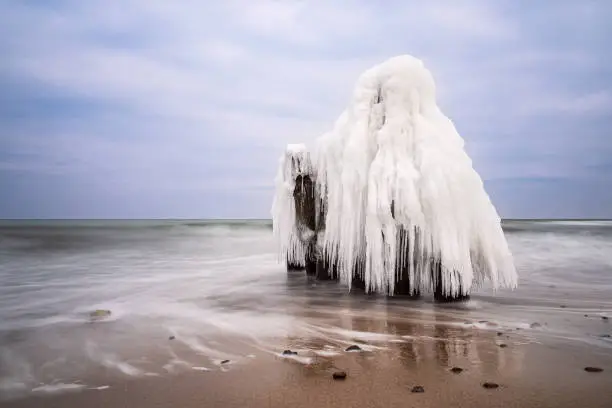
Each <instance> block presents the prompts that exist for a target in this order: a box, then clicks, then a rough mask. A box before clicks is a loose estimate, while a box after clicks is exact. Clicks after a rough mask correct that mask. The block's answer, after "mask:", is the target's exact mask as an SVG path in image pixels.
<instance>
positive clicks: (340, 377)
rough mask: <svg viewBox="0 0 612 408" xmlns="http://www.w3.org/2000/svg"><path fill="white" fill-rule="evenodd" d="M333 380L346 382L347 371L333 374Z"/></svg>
mask: <svg viewBox="0 0 612 408" xmlns="http://www.w3.org/2000/svg"><path fill="white" fill-rule="evenodd" d="M332 378H333V379H334V380H344V379H345V378H346V372H345V371H336V372H334V373H333V374H332Z"/></svg>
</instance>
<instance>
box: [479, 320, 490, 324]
mask: <svg viewBox="0 0 612 408" xmlns="http://www.w3.org/2000/svg"><path fill="white" fill-rule="evenodd" d="M478 323H480V324H485V323H489V322H488V321H486V320H480V321H479V322H478Z"/></svg>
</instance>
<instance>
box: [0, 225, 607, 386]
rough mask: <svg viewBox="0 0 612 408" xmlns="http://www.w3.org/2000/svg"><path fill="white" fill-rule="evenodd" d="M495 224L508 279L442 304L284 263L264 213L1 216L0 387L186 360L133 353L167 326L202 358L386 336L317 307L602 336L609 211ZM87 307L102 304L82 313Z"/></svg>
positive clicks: (579, 339) (595, 343) (542, 333)
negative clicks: (504, 241)
mask: <svg viewBox="0 0 612 408" xmlns="http://www.w3.org/2000/svg"><path fill="white" fill-rule="evenodd" d="M504 230H505V232H506V234H507V238H508V241H509V243H510V247H511V249H512V251H513V254H514V257H515V262H516V265H517V268H518V271H519V277H520V282H519V288H518V289H516V290H514V291H506V290H504V291H499V292H497V293H494V292H493V291H491V290H489V289H486V288H484V289H482V290H481V291H479V292H477V293H475V294H474V295H473V296H472V299H471V300H470V301H469V302H467V303H465V304H461V305H450V306H448V305H447V306H444V305H436V304H434V303H433V302H432V301H431V299H430V298H429V297H424V298H423V299H422V300H419V301H410V300H406V299H397V298H393V299H387V298H384V297H377V296H365V295H363V294H359V295H356V294H347V291H346V289H345V288H342V287H340V286H339V285H337V284H335V283H317V282H313V281H310V280H308V279H307V278H306V277H305V276H304V275H303V273H300V272H296V273H289V274H288V273H287V272H286V270H285V268H284V266H283V265H282V264H279V263H278V262H277V257H276V254H275V253H274V245H273V240H272V227H271V223H270V222H269V221H266V220H262V221H2V222H1V224H0V397H2V396H10V395H16V394H19V393H24V392H37V391H39V392H43V391H44V392H52V391H54V390H60V389H70V388H71V387H72V388H79V387H84V386H89V385H88V384H87V381H86V379H85V377H86V375H85V373H86V372H87V371H88V370H91V369H92V368H95V367H98V366H99V367H103V368H104V369H105V370H115V371H116V372H117V373H119V374H121V375H127V376H139V375H143V376H144V375H162V374H163V373H166V372H171V371H172V370H173V369H178V368H180V367H181V365H189V364H191V365H194V364H196V363H195V362H186V361H184V360H181V358H179V357H178V356H176V355H174V354H172V353H173V352H172V351H171V350H166V351H164V352H167V356H165V357H164V358H162V359H161V360H160V362H159V364H158V363H153V362H151V361H145V360H146V359H145V360H142V355H141V354H142V353H140V354H139V353H138V346H139V344H145V343H146V344H149V343H152V342H153V343H154V342H155V341H160V342H162V340H163V341H166V340H168V339H169V337H170V336H175V338H176V340H175V342H181V344H183V345H184V346H185V347H188V348H189V349H191V350H193V351H194V352H196V353H197V354H198V355H200V356H206V359H205V360H200V361H198V362H197V364H198V366H201V368H202V370H205V369H208V368H206V366H207V364H208V363H210V364H209V365H208V367H209V368H210V367H214V364H215V361H217V362H218V360H220V359H226V358H227V359H230V358H233V359H235V358H237V356H236V350H237V348H232V345H231V344H230V342H228V343H227V344H225V343H224V342H223V341H218V340H219V336H233V337H235V338H238V339H240V341H241V342H243V343H248V344H250V345H253V346H256V347H260V348H262V349H266V347H268V346H266V345H269V344H270V343H269V341H270V340H269V339H283V338H287V337H288V336H293V335H296V333H306V332H308V333H315V332H318V333H319V334H321V333H325V335H326V336H328V337H330V338H331V337H334V336H336V338H340V337H342V336H345V337H346V336H348V337H350V339H355V338H360V336H361V338H368V336H372V337H370V338H376V336H386V335H391V334H390V333H386V332H385V329H384V325H383V326H381V327H379V328H374V329H370V328H367V327H366V328H365V329H363V328H362V329H361V330H355V327H352V326H351V323H350V319H349V320H348V323H347V320H342V322H343V323H338V320H333V319H331V318H330V319H327V320H326V319H325V316H335V317H338V316H366V317H367V316H370V315H371V316H378V317H380V318H381V319H391V318H396V319H401V318H403V317H405V318H407V319H412V318H414V319H415V321H416V320H418V322H419V324H422V325H424V327H427V325H428V324H430V325H435V324H446V325H450V326H452V325H459V326H461V325H471V326H473V327H477V328H481V329H483V330H486V329H487V328H492V330H519V329H520V330H524V332H525V333H529V334H531V335H533V336H534V337H535V338H538V337H539V338H544V337H546V338H548V339H552V340H555V341H563V342H574V343H580V344H588V345H589V347H602V348H606V347H608V348H611V349H612V343H611V342H610V339H609V338H608V337H607V335H609V334H610V333H611V330H610V327H611V326H612V324H611V323H609V320H607V319H606V317H608V316H610V317H612V221H505V222H504ZM95 309H108V310H110V311H111V312H112V314H111V316H110V317H109V318H108V319H106V320H105V321H103V322H96V323H90V321H89V315H88V314H89V312H91V311H92V310H95ZM381 316H382V317H381ZM415 316H416V317H415ZM485 322H486V323H485ZM491 322H492V324H491ZM351 330H352V332H351ZM347 333H349V334H348V335H347ZM350 333H352V334H350ZM160 350H161V349H160ZM137 356H139V357H138V358H136V357H137ZM139 358H140V360H139ZM177 367H178V368H177ZM191 368H193V367H191Z"/></svg>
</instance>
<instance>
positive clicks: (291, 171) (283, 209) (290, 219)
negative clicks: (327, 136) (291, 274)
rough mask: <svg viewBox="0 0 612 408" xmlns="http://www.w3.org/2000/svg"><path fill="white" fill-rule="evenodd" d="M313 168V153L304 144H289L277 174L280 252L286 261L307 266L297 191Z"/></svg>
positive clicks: (276, 221)
mask: <svg viewBox="0 0 612 408" xmlns="http://www.w3.org/2000/svg"><path fill="white" fill-rule="evenodd" d="M311 171H312V163H311V160H310V154H309V153H308V150H307V149H306V146H305V145H303V144H290V145H287V148H286V150H285V153H284V154H283V155H282V156H281V158H280V160H279V165H278V173H277V175H276V179H275V184H276V194H275V196H274V202H273V204H272V219H273V222H272V229H273V234H274V238H275V240H276V244H277V248H278V251H279V254H280V256H281V258H282V260H283V261H286V262H289V263H291V264H294V265H304V257H305V246H304V244H303V242H304V240H305V239H306V237H304V236H303V235H304V231H303V229H301V228H298V226H299V225H298V223H297V222H296V208H295V201H294V198H293V193H294V189H295V180H296V178H297V177H298V176H300V175H306V174H309V173H310V172H311Z"/></svg>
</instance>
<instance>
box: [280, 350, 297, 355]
mask: <svg viewBox="0 0 612 408" xmlns="http://www.w3.org/2000/svg"><path fill="white" fill-rule="evenodd" d="M283 356H297V351H291V350H285V351H283Z"/></svg>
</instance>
